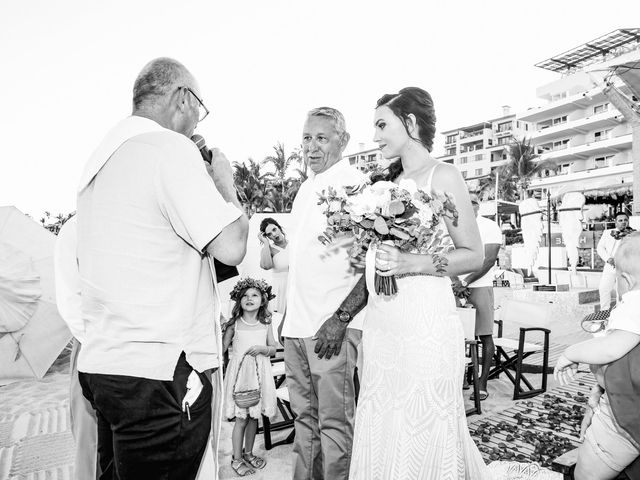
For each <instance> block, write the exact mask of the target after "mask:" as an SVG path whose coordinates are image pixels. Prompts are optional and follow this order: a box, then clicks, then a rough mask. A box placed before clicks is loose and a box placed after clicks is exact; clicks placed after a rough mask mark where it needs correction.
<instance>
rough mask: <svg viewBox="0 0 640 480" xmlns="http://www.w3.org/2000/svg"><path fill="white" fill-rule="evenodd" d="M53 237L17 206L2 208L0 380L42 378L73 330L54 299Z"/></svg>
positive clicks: (0, 233)
mask: <svg viewBox="0 0 640 480" xmlns="http://www.w3.org/2000/svg"><path fill="white" fill-rule="evenodd" d="M55 241H56V237H55V235H53V234H52V233H51V232H49V231H47V230H46V229H45V228H43V227H42V225H39V224H38V223H37V222H35V221H34V220H33V219H31V218H29V217H27V216H26V215H24V214H23V213H22V212H20V211H19V210H18V209H17V208H15V207H0V261H2V265H1V266H0V385H6V384H8V383H12V382H16V381H19V380H23V379H26V378H33V377H36V378H42V377H43V376H44V374H45V373H46V372H47V370H48V369H49V367H51V365H52V364H53V362H54V361H55V359H56V358H57V357H58V355H59V354H60V352H61V351H62V350H63V349H64V347H65V346H66V345H67V344H68V343H69V340H70V339H71V333H70V332H69V329H68V328H67V326H66V324H65V323H64V321H63V320H62V318H61V317H60V315H59V314H58V309H57V307H56V300H55V285H54V271H53V248H54V245H55Z"/></svg>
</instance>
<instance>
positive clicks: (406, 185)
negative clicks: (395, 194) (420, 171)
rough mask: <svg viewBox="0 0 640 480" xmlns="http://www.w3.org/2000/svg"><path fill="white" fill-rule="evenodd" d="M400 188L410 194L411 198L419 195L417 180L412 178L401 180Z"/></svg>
mask: <svg viewBox="0 0 640 480" xmlns="http://www.w3.org/2000/svg"><path fill="white" fill-rule="evenodd" d="M398 187H399V188H401V189H403V190H406V191H407V192H409V193H410V194H411V196H415V194H416V193H418V185H416V182H415V180H413V179H411V178H403V179H402V180H400V182H398Z"/></svg>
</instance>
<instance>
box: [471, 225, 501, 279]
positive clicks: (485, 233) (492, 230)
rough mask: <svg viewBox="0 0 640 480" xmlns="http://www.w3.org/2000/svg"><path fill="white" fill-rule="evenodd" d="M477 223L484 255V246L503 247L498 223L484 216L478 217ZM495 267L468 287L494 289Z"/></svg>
mask: <svg viewBox="0 0 640 480" xmlns="http://www.w3.org/2000/svg"><path fill="white" fill-rule="evenodd" d="M476 222H477V224H478V230H479V231H480V240H481V241H482V252H483V254H484V246H485V245H492V244H494V245H502V230H500V227H499V226H498V224H497V223H496V222H494V221H493V220H489V219H488V218H485V217H483V216H482V215H478V217H477V218H476ZM494 267H495V265H494V266H492V267H491V268H490V269H489V271H488V272H487V273H485V274H484V276H482V277H480V278H479V279H477V280H476V281H475V282H473V283H470V284H469V285H467V286H468V287H469V288H478V287H492V286H493V278H494V274H493V269H494Z"/></svg>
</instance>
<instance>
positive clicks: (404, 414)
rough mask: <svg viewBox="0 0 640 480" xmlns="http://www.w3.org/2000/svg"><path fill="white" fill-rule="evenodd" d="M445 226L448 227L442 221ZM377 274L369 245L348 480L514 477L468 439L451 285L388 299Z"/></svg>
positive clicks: (402, 290)
mask: <svg viewBox="0 0 640 480" xmlns="http://www.w3.org/2000/svg"><path fill="white" fill-rule="evenodd" d="M434 170H435V168H434ZM432 176H433V171H432V172H431V177H432ZM431 177H430V178H429V180H428V183H427V189H425V190H426V191H428V192H430V191H431ZM440 228H443V229H446V225H445V224H444V222H441V226H440ZM449 240H450V239H449ZM374 274H375V248H371V249H369V251H368V253H367V259H366V280H367V288H368V290H369V300H368V304H367V310H366V317H365V320H364V325H363V331H362V351H363V367H364V368H363V375H362V379H361V384H360V388H361V389H360V396H359V399H358V408H357V411H356V425H355V433H354V443H353V454H352V459H351V469H350V476H349V478H350V479H354V480H355V479H358V480H382V479H385V480H386V479H388V480H392V479H413V480H418V479H421V480H424V479H433V480H447V479H456V480H462V479H465V480H484V479H497V478H510V477H509V476H508V475H505V472H504V471H499V470H501V469H505V468H506V467H505V466H504V465H501V466H500V469H494V468H491V469H489V468H488V467H487V466H486V465H485V463H484V461H483V459H482V457H481V455H480V452H479V451H478V449H477V447H476V445H475V443H474V441H473V439H472V438H471V435H470V434H469V429H468V427H467V418H466V415H465V407H464V401H463V398H462V380H463V374H464V349H465V345H464V333H463V329H462V323H461V322H460V320H459V318H458V314H457V311H456V304H455V300H454V296H453V292H452V290H451V281H450V280H449V278H447V277H435V276H427V275H416V276H406V277H402V278H397V284H398V293H397V295H395V296H393V297H385V296H378V295H376V293H375V287H374ZM497 466H498V465H496V467H497ZM490 470H491V471H490ZM511 478H525V477H519V476H513V477H511ZM526 478H534V477H526ZM536 478H542V477H536Z"/></svg>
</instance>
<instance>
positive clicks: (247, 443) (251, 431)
mask: <svg viewBox="0 0 640 480" xmlns="http://www.w3.org/2000/svg"><path fill="white" fill-rule="evenodd" d="M247 420H248V421H247V428H245V430H244V451H245V452H246V453H248V454H251V453H252V452H253V444H254V443H255V441H256V433H257V432H258V419H257V418H248V419H247Z"/></svg>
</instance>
